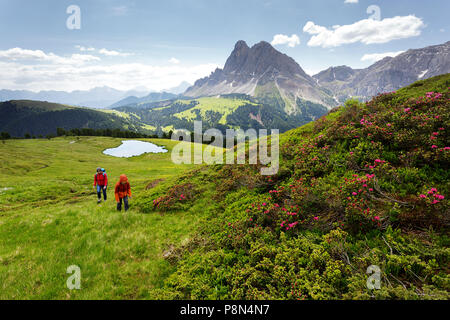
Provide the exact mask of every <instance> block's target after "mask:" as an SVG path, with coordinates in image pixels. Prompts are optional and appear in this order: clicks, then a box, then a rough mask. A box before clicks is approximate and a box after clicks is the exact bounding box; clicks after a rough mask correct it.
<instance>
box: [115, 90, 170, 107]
mask: <svg viewBox="0 0 450 320" xmlns="http://www.w3.org/2000/svg"><path fill="white" fill-rule="evenodd" d="M176 97H178V95H176V94H173V93H169V92H152V93H150V94H148V95H146V96H145V97H142V98H138V97H136V96H130V97H126V98H125V99H122V100H120V101H117V102H116V103H113V104H112V105H110V106H109V107H110V108H117V107H122V106H138V105H139V104H143V103H152V102H158V101H164V100H170V99H175V98H176Z"/></svg>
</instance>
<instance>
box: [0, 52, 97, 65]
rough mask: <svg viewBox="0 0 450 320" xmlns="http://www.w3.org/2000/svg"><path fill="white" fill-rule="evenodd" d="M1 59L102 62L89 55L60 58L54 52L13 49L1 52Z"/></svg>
mask: <svg viewBox="0 0 450 320" xmlns="http://www.w3.org/2000/svg"><path fill="white" fill-rule="evenodd" d="M0 59H3V60H9V61H34V62H46V63H50V64H69V65H71V64H82V63H85V62H90V61H100V58H99V57H96V56H93V55H88V54H78V53H75V54H72V55H71V56H70V57H62V56H58V55H56V54H54V53H52V52H50V53H45V52H44V51H42V50H28V49H22V48H11V49H8V50H2V51H0Z"/></svg>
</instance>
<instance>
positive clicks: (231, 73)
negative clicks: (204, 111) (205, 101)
mask: <svg viewBox="0 0 450 320" xmlns="http://www.w3.org/2000/svg"><path fill="white" fill-rule="evenodd" d="M232 93H239V94H247V95H250V96H253V97H257V98H258V97H259V98H262V99H263V100H264V99H267V98H268V97H271V98H275V99H278V100H281V101H282V102H283V104H284V109H285V111H286V112H287V113H289V114H291V113H301V111H302V110H300V109H299V107H298V105H297V104H298V103H297V100H298V99H302V100H307V101H311V102H314V103H318V104H321V105H325V106H328V107H331V106H332V103H331V102H330V97H329V96H328V95H327V94H326V93H325V92H324V91H322V89H321V88H320V87H319V86H318V85H317V84H316V81H315V80H314V79H313V78H312V77H310V76H309V75H308V74H306V73H305V71H303V69H302V68H301V67H300V65H299V64H298V63H297V62H295V60H294V59H292V58H291V57H289V56H287V55H286V54H283V53H281V52H279V51H277V50H276V49H275V48H273V47H272V45H270V44H269V43H267V42H265V41H261V42H259V43H257V44H255V45H254V46H253V47H251V48H250V47H249V46H248V45H247V43H246V42H245V41H243V40H240V41H238V42H237V43H236V45H235V47H234V50H233V52H232V53H231V55H230V56H229V58H228V59H227V61H226V63H225V66H224V68H223V69H216V70H215V71H214V72H213V73H212V74H211V75H210V76H209V77H205V78H202V79H199V80H197V81H196V82H195V84H194V85H193V86H192V87H190V88H188V89H187V91H186V92H185V93H184V95H185V96H188V97H201V96H214V95H223V94H232Z"/></svg>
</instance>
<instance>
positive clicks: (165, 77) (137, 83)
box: [0, 48, 220, 91]
mask: <svg viewBox="0 0 450 320" xmlns="http://www.w3.org/2000/svg"><path fill="white" fill-rule="evenodd" d="M218 67H220V66H219V65H217V64H212V63H208V64H200V65H192V66H181V65H169V66H167V65H166V66H158V65H148V64H145V63H120V64H106V63H105V62H102V61H100V58H98V57H94V56H90V55H83V54H72V55H71V56H69V57H67V58H66V57H60V56H57V55H54V54H52V53H45V52H43V51H40V50H25V49H20V48H13V49H9V50H4V51H0V70H2V72H0V88H2V89H11V90H32V91H41V90H61V91H73V90H89V89H92V88H94V87H99V86H108V87H112V88H116V89H119V90H132V89H134V88H137V87H146V88H148V89H149V90H163V89H166V88H173V87H175V86H178V85H179V84H180V83H181V82H183V81H187V82H189V83H194V82H195V81H196V80H197V79H199V78H202V77H205V76H207V75H209V74H210V73H211V72H212V71H214V70H215V69H216V68H218Z"/></svg>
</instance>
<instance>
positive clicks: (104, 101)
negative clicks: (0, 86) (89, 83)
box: [0, 87, 147, 108]
mask: <svg viewBox="0 0 450 320" xmlns="http://www.w3.org/2000/svg"><path fill="white" fill-rule="evenodd" d="M146 94H147V92H143V91H136V90H131V91H120V90H116V89H113V88H110V87H97V88H94V89H91V90H87V91H81V90H77V91H72V92H65V91H40V92H33V91H27V90H0V101H8V100H38V101H49V102H53V103H61V104H68V105H73V106H81V107H90V108H107V107H109V106H110V105H111V104H113V103H114V102H116V101H118V100H120V99H123V98H125V97H128V96H138V97H142V96H145V95H146Z"/></svg>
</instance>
